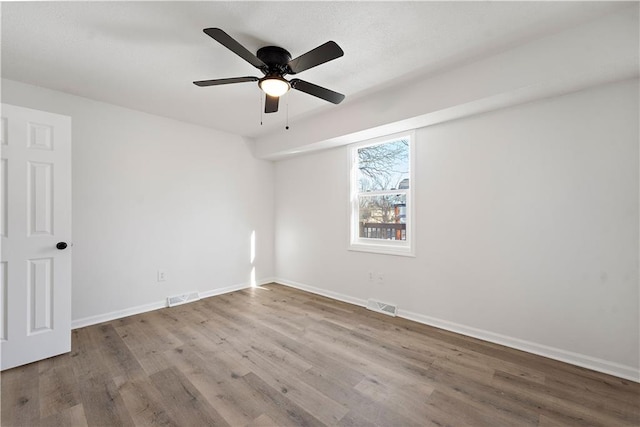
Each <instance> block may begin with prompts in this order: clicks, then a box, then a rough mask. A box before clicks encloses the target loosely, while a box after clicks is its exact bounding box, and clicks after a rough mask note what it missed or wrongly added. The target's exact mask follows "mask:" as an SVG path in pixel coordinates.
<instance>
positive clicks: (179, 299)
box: [167, 292, 200, 307]
mask: <svg viewBox="0 0 640 427" xmlns="http://www.w3.org/2000/svg"><path fill="white" fill-rule="evenodd" d="M199 299H200V295H199V294H198V293H197V292H191V293H188V294H182V295H175V296H172V297H167V304H168V305H169V307H175V306H176V305H180V304H186V303H188V302H193V301H198V300H199Z"/></svg>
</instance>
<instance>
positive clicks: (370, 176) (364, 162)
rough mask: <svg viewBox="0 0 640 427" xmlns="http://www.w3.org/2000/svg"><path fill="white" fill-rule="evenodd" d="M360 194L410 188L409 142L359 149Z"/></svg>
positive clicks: (405, 140) (406, 140) (389, 143)
mask: <svg viewBox="0 0 640 427" xmlns="http://www.w3.org/2000/svg"><path fill="white" fill-rule="evenodd" d="M358 187H359V191H360V192H367V191H379V190H395V189H406V188H409V140H408V139H399V140H397V141H392V142H387V143H385V144H378V145H372V146H370V147H363V148H359V149H358Z"/></svg>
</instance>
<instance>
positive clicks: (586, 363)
mask: <svg viewBox="0 0 640 427" xmlns="http://www.w3.org/2000/svg"><path fill="white" fill-rule="evenodd" d="M274 281H275V282H276V283H279V284H282V285H285V286H290V287H292V288H296V289H301V290H303V291H308V292H311V293H314V294H318V295H322V296H325V297H328V298H333V299H336V300H338V301H343V302H347V303H350V304H354V305H359V306H362V307H364V306H366V300H364V299H360V298H355V297H352V296H349V295H344V294H340V293H338V292H333V291H327V290H325V289H320V288H316V287H314V286H309V285H305V284H302V283H298V282H294V281H292V280H286V279H281V278H275V279H274ZM398 317H402V318H405V319H408V320H413V321H414V322H418V323H422V324H425V325H429V326H434V327H436V328H440V329H444V330H447V331H451V332H455V333H458V334H462V335H466V336H469V337H473V338H478V339H481V340H484V341H488V342H492V343H495V344H500V345H504V346H506V347H510V348H514V349H517V350H522V351H526V352H527V353H532V354H537V355H539V356H544V357H548V358H549V359H554V360H559V361H561V362H565V363H569V364H571V365H576V366H580V367H582V368H587V369H591V370H593V371H597V372H602V373H605V374H609V375H613V376H616V377H619V378H624V379H627V380H630V381H634V382H640V370H639V369H638V368H634V367H632V366H625V365H620V364H618V363H615V362H610V361H607V360H603V359H598V358H595V357H591V356H586V355H584V354H579V353H574V352H571V351H567V350H562V349H560V348H555V347H549V346H546V345H543V344H538V343H534V342H531V341H525V340H521V339H519V338H513V337H509V336H506V335H501V334H497V333H494V332H490V331H485V330H482V329H478V328H474V327H471V326H466V325H461V324H458V323H454V322H449V321H447V320H441V319H436V318H434V317H430V316H425V315H423V314H419V313H414V312H411V311H407V310H402V309H399V310H398Z"/></svg>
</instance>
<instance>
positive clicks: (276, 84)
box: [258, 76, 291, 97]
mask: <svg viewBox="0 0 640 427" xmlns="http://www.w3.org/2000/svg"><path fill="white" fill-rule="evenodd" d="M258 85H259V86H260V89H262V91H263V92H264V93H266V94H267V95H269V96H275V97H279V96H282V95H284V94H285V93H287V92H288V91H289V89H291V85H290V84H289V82H288V81H286V80H285V79H283V78H282V77H279V76H267V77H265V78H263V79H260V82H259V83H258Z"/></svg>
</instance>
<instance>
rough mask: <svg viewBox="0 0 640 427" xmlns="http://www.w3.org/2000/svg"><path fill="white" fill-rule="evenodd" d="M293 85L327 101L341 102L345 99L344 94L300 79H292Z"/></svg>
mask: <svg viewBox="0 0 640 427" xmlns="http://www.w3.org/2000/svg"><path fill="white" fill-rule="evenodd" d="M289 83H290V84H291V87H292V88H294V89H296V90H299V91H301V92H304V93H308V94H309V95H313V96H316V97H318V98H320V99H324V100H325V101H329V102H332V103H334V104H340V103H341V102H342V101H343V100H344V95H343V94H341V93H338V92H334V91H332V90H329V89H326V88H324V87H322V86H318V85H314V84H313V83H309V82H305V81H304V80H300V79H292V80H291V81H290V82H289Z"/></svg>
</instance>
